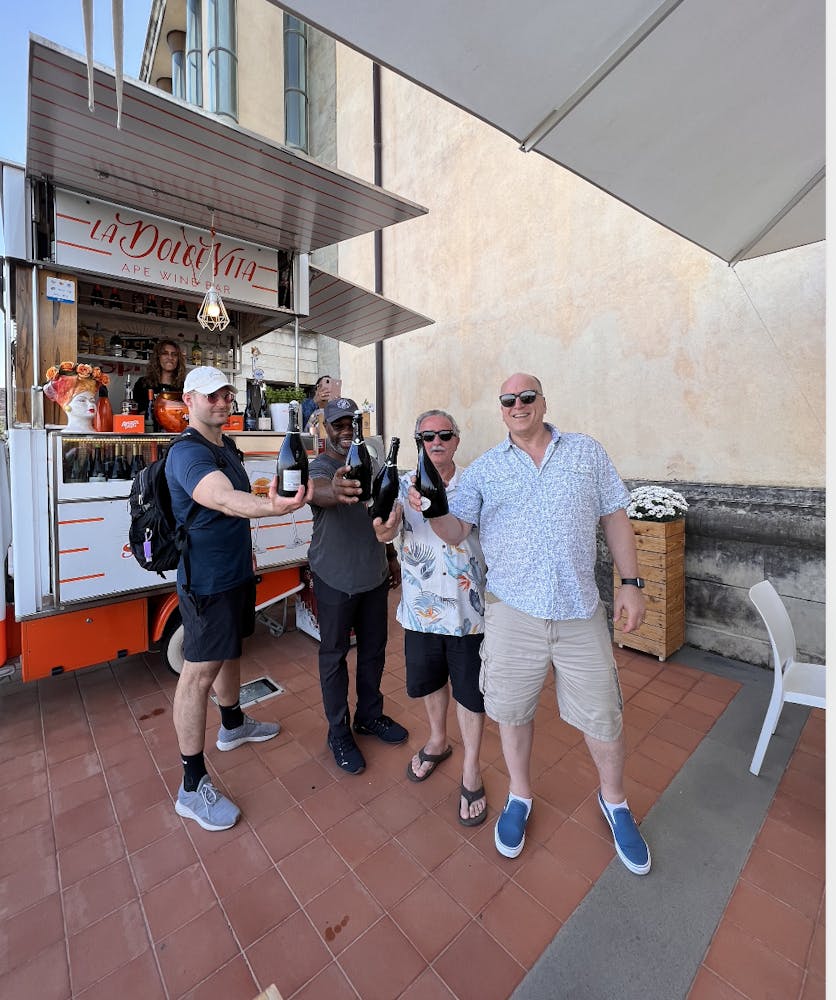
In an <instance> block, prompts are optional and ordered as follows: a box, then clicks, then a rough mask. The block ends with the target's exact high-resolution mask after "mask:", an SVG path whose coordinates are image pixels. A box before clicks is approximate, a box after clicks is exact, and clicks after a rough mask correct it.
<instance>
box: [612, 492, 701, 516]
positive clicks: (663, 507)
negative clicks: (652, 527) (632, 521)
mask: <svg viewBox="0 0 836 1000" xmlns="http://www.w3.org/2000/svg"><path fill="white" fill-rule="evenodd" d="M686 510H688V501H687V500H686V499H685V497H684V496H683V495H682V494H681V493H677V492H676V490H670V489H668V487H667V486H637V487H636V488H635V489H634V490H632V491H631V492H630V503H629V504H628V506H627V516H628V517H633V518H636V519H637V520H640V521H675V520H676V519H677V518H679V517H684V516H685V511H686Z"/></svg>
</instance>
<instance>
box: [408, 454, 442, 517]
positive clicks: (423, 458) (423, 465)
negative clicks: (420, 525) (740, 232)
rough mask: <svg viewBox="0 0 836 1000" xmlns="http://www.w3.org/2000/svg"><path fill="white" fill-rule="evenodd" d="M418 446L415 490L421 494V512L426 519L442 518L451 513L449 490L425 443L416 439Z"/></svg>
mask: <svg viewBox="0 0 836 1000" xmlns="http://www.w3.org/2000/svg"><path fill="white" fill-rule="evenodd" d="M415 443H416V444H417V445H418V468H417V469H416V470H415V489H416V490H418V492H419V493H420V494H421V510H422V511H423V514H424V517H442V516H443V515H444V514H447V513H448V512H449V508H448V506H447V490H446V489H445V487H444V480H443V479H442V478H441V474H440V473H439V471H438V469H437V468H436V467H435V466H434V465H433V463H432V461H431V460H430V456H429V455H428V454H427V449H426V448H425V447H424V442H423V441H422V440H421V438H420V437H417V438H416V439H415Z"/></svg>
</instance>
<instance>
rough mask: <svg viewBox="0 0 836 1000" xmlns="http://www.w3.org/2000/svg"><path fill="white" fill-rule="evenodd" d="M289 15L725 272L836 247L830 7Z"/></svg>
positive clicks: (318, 0) (692, 5) (707, 0)
mask: <svg viewBox="0 0 836 1000" xmlns="http://www.w3.org/2000/svg"><path fill="white" fill-rule="evenodd" d="M272 2H273V3H275V4H276V5H277V6H280V7H283V8H284V9H286V10H289V11H291V12H292V13H293V14H295V15H297V16H298V17H300V18H301V19H302V20H303V21H306V22H308V23H309V24H313V25H315V26H317V27H319V28H321V29H322V30H323V31H325V32H327V33H329V34H331V35H333V36H335V37H337V38H339V39H341V40H342V41H344V42H346V43H347V44H348V45H350V46H352V47H353V48H355V49H357V50H359V51H360V52H363V53H365V54H366V55H368V56H370V57H371V58H372V59H375V60H376V61H378V62H380V63H381V64H383V65H384V66H387V67H389V68H391V69H392V70H394V71H395V72H397V73H400V74H401V75H402V76H405V77H406V78H408V79H410V80H413V81H414V82H416V83H418V84H420V85H421V86H423V87H425V88H427V89H428V90H430V91H433V92H434V93H436V94H438V95H439V96H441V97H443V98H445V99H447V100H449V101H451V102H452V103H453V104H456V105H458V106H459V107H461V108H464V109H465V110H467V111H470V112H471V113H472V114H474V115H476V116H477V117H479V118H481V119H482V120H484V121H486V122H488V123H490V124H492V125H495V126H496V127H497V128H498V129H500V130H502V131H503V132H505V133H506V134H508V135H509V136H511V137H513V138H514V139H515V140H516V141H517V142H519V143H520V144H522V145H523V147H524V148H526V149H531V150H536V151H537V152H540V153H542V154H543V155H544V156H547V157H549V158H550V159H552V160H554V161H556V162H557V163H559V164H561V165H563V166H564V167H567V168H568V169H569V170H571V171H573V172H574V173H576V174H578V175H579V176H581V177H583V178H585V179H586V180H588V181H590V182H591V183H593V184H595V185H596V186H598V187H599V188H601V189H603V190H604V191H607V192H609V193H610V194H612V195H614V196H615V197H616V198H618V199H620V200H621V201H623V202H625V203H626V204H628V205H630V206H632V207H633V208H635V209H637V210H638V211H640V212H642V213H643V214H644V215H646V216H649V217H650V218H651V219H654V220H656V221H657V222H659V223H661V224H662V225H663V226H666V227H667V228H669V229H671V230H673V231H674V232H677V233H679V234H680V235H682V236H684V237H685V238H687V239H689V240H691V241H693V242H694V243H697V244H699V245H700V246H702V247H705V248H706V249H707V250H710V251H711V252H712V253H714V254H716V255H717V256H719V257H721V258H722V259H723V260H726V261H731V262H734V261H736V260H742V259H748V258H750V257H755V256H759V255H761V254H764V253H771V252H773V251H776V250H783V249H788V248H790V247H795V246H801V245H804V244H807V243H813V242H816V241H818V240H822V239H824V236H825V225H824V201H825V179H824V178H825V3H824V0H793V2H792V3H787V0H617V2H616V0H614V2H609V3H590V2H589V0H545V2H544V0H520V2H518V3H515V4H508V3H507V2H506V0H458V2H457V3H449V2H446V0H424V2H422V3H416V2H415V0H386V2H385V3H380V2H379V0H352V2H351V3H346V2H345V0H272ZM521 155H522V154H521ZM509 224H510V223H509Z"/></svg>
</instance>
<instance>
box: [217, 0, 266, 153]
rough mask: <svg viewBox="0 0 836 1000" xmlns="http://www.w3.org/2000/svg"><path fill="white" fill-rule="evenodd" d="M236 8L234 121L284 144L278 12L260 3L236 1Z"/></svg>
mask: <svg viewBox="0 0 836 1000" xmlns="http://www.w3.org/2000/svg"><path fill="white" fill-rule="evenodd" d="M237 6H238V18H237V27H238V122H239V124H240V125H241V126H242V127H243V128H246V129H249V130H250V131H251V132H257V133H258V134H259V135H264V136H267V137H268V138H269V139H273V140H275V141H276V142H284V35H283V22H282V11H281V10H280V9H279V8H278V7H274V6H273V4H269V3H264V0H237ZM204 16H205V15H204ZM255 53H257V54H258V55H257V57H255Z"/></svg>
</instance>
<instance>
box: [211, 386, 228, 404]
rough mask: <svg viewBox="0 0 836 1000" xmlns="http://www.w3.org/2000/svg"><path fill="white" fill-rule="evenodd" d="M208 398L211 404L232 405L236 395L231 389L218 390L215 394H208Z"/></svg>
mask: <svg viewBox="0 0 836 1000" xmlns="http://www.w3.org/2000/svg"><path fill="white" fill-rule="evenodd" d="M206 398H207V399H208V400H209V402H210V403H231V402H232V401H233V399H235V393H234V392H230V391H229V389H216V390H215V392H210V393H208V394H207V396H206Z"/></svg>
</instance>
